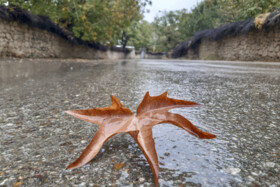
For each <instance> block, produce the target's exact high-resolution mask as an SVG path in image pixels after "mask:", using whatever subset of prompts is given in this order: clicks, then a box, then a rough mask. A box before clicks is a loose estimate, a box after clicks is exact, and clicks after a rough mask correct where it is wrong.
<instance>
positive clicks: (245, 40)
mask: <svg viewBox="0 0 280 187" xmlns="http://www.w3.org/2000/svg"><path fill="white" fill-rule="evenodd" d="M188 53H189V54H190V55H189V56H191V53H192V54H194V52H193V51H189V52H188ZM197 55H198V56H197V57H196V58H199V59H210V60H242V61H279V62H280V30H279V29H276V28H274V29H272V30H270V31H268V32H267V31H266V32H262V31H259V32H249V33H247V34H240V35H237V36H227V37H224V38H223V39H221V40H217V41H210V40H202V42H201V44H200V45H199V48H198V53H197Z"/></svg>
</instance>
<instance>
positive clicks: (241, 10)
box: [128, 0, 280, 52]
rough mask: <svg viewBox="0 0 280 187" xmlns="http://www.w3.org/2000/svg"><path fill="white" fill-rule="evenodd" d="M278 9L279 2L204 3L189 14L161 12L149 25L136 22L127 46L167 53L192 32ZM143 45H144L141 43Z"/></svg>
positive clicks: (207, 0)
mask: <svg viewBox="0 0 280 187" xmlns="http://www.w3.org/2000/svg"><path fill="white" fill-rule="evenodd" d="M278 8H280V1H279V0H204V1H202V2H201V3H199V4H198V5H197V6H196V7H195V8H193V9H192V10H190V11H188V10H186V9H183V10H179V11H169V12H162V13H161V15H160V16H157V17H156V18H155V20H154V21H153V22H152V23H150V24H149V23H147V22H146V21H140V22H137V23H136V24H135V25H132V26H133V27H130V29H131V30H132V32H131V34H132V35H133V34H134V37H135V38H134V39H131V40H130V41H129V42H128V43H129V44H130V45H133V44H134V45H135V46H136V48H138V47H144V48H148V49H149V51H150V52H167V51H169V50H171V49H172V48H174V47H175V45H176V44H179V43H181V42H183V41H185V40H186V39H187V38H190V37H192V36H193V35H194V33H195V32H197V31H200V30H204V29H208V28H216V27H219V26H221V25H223V24H227V23H230V22H236V21H241V20H246V19H249V18H253V17H256V16H257V15H259V14H262V13H266V12H271V11H274V10H276V9H278ZM141 41H143V42H144V43H141Z"/></svg>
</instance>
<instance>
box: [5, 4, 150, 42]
mask: <svg viewBox="0 0 280 187" xmlns="http://www.w3.org/2000/svg"><path fill="white" fill-rule="evenodd" d="M0 3H1V4H7V3H8V4H10V5H17V6H20V7H22V8H23V9H26V10H28V11H30V12H31V13H32V14H36V15H44V16H48V17H50V18H51V19H52V20H53V21H54V22H55V23H58V24H59V25H60V26H62V27H64V28H67V29H69V30H71V31H73V32H74V34H75V36H76V37H78V38H81V39H82V40H84V41H95V42H100V43H102V44H105V45H114V44H115V43H117V41H118V40H119V39H120V38H121V36H122V32H123V30H125V29H127V28H128V27H129V26H130V25H131V24H132V23H133V22H138V21H139V20H141V19H142V17H143V16H142V14H143V12H144V8H145V6H146V5H147V4H150V3H151V1H150V0H114V1H112V0H60V1H56V0H6V1H5V0H1V1H0Z"/></svg>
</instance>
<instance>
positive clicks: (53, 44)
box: [0, 18, 134, 59]
mask: <svg viewBox="0 0 280 187" xmlns="http://www.w3.org/2000/svg"><path fill="white" fill-rule="evenodd" d="M0 57H21V58H86V59H123V58H134V51H131V52H130V53H127V54H125V53H123V52H120V51H111V50H97V49H94V48H90V47H88V46H86V45H81V44H72V43H71V42H69V41H68V40H66V39H64V38H62V37H60V36H59V35H58V34H55V33H51V32H48V31H46V30H42V29H39V28H35V27H31V26H29V25H27V24H24V23H20V22H17V21H6V20H4V19H1V18H0Z"/></svg>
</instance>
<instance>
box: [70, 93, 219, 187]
mask: <svg viewBox="0 0 280 187" xmlns="http://www.w3.org/2000/svg"><path fill="white" fill-rule="evenodd" d="M111 99H112V105H111V106H109V107H105V108H93V109H86V110H70V111H66V113H68V114H70V115H73V116H75V117H77V118H80V119H82V120H85V121H88V122H91V123H95V124H97V125H99V127H100V128H99V130H98V131H97V132H96V134H95V135H94V136H93V138H92V140H91V142H90V143H89V145H88V146H87V147H86V148H85V150H84V151H83V152H82V154H81V156H80V157H79V158H78V159H77V160H76V161H74V162H73V163H72V164H70V165H69V166H68V167H67V169H74V168H77V167H80V166H83V165H85V164H86V163H88V162H89V161H90V160H92V159H93V158H94V157H95V155H96V154H97V153H98V152H99V150H100V149H101V147H102V146H103V144H104V143H105V142H106V141H107V140H108V139H109V138H111V137H112V136H114V135H116V134H119V133H124V132H125V133H128V134H130V135H131V136H132V137H133V138H134V140H135V141H136V143H137V144H138V145H139V147H140V149H141V150H142V152H143V154H144V155H145V157H146V159H147V161H148V162H149V164H150V166H151V168H152V172H153V175H154V179H155V185H156V186H157V185H158V172H159V163H158V157H157V153H156V149H155V143H154V139H153V134H152V127H153V126H155V125H158V124H161V123H171V124H173V125H175V126H177V127H180V128H182V129H184V130H186V131H187V132H189V133H190V134H191V135H194V136H196V137H198V138H203V139H211V138H215V137H216V136H215V135H213V134H210V133H207V132H203V131H201V130H199V129H198V128H196V127H195V126H194V125H193V124H192V123H191V122H190V121H188V120H187V119H186V118H184V117H183V116H181V115H179V114H174V113H170V112H168V111H169V110H170V109H173V108H181V107H193V106H198V104H197V103H194V102H191V101H184V100H178V99H172V98H168V97H167V92H165V93H163V94H161V95H159V96H154V97H151V96H150V95H149V92H147V93H146V95H145V96H144V99H143V101H142V102H141V103H140V105H139V106H138V108H137V115H136V116H135V115H133V113H132V112H131V111H130V110H129V109H128V108H125V107H123V106H122V104H121V103H120V101H119V100H118V99H117V98H116V97H114V96H112V95H111ZM121 164H123V163H121ZM116 167H117V168H119V167H120V169H121V168H122V167H123V165H116V164H115V165H114V168H115V169H116Z"/></svg>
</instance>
